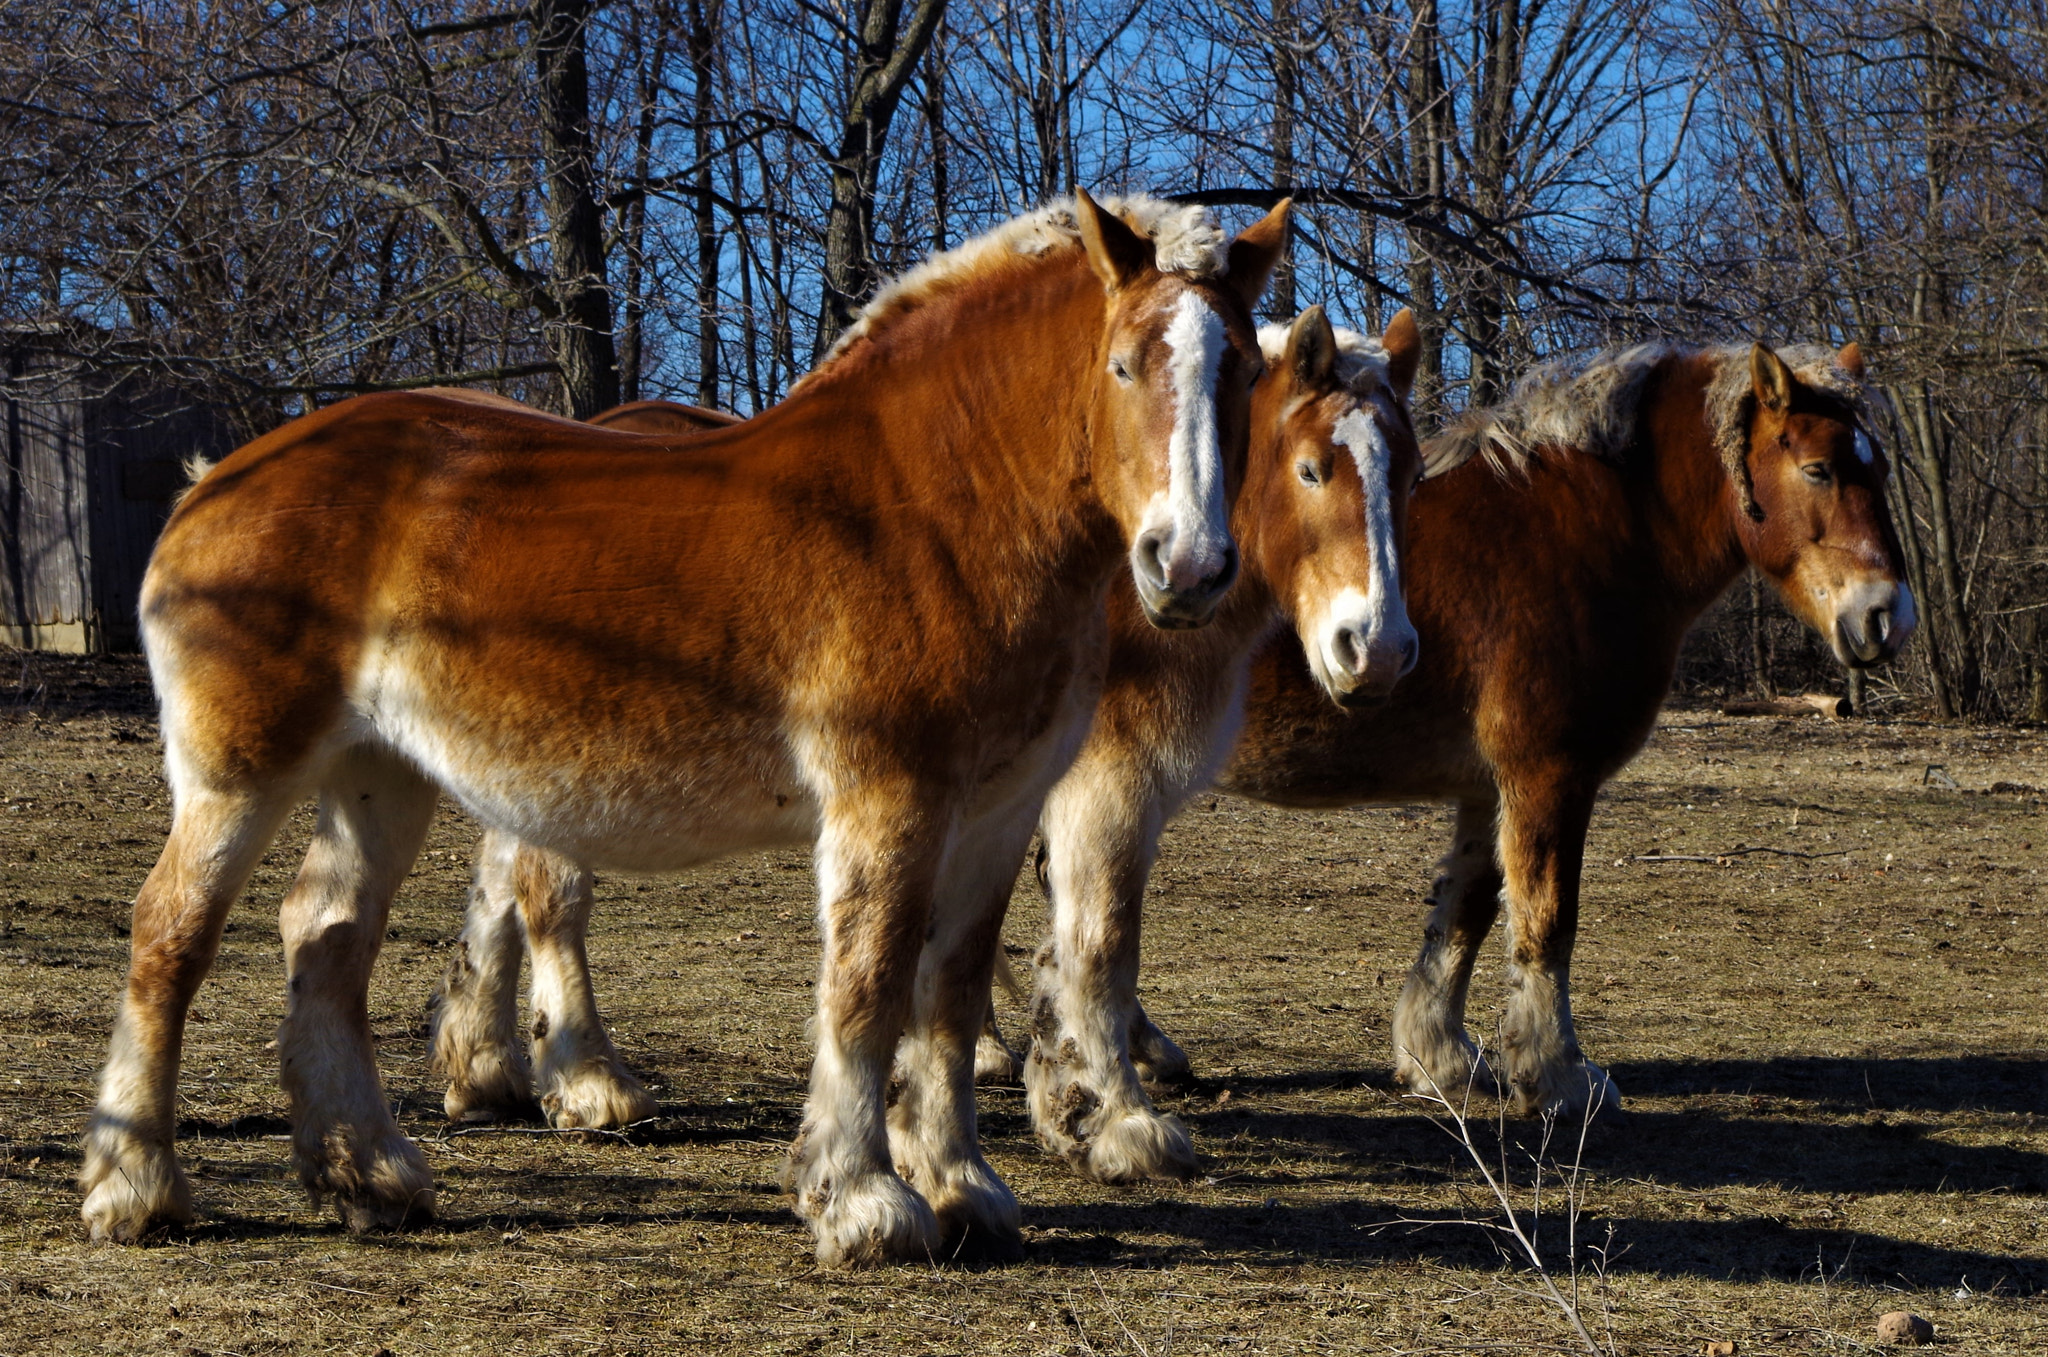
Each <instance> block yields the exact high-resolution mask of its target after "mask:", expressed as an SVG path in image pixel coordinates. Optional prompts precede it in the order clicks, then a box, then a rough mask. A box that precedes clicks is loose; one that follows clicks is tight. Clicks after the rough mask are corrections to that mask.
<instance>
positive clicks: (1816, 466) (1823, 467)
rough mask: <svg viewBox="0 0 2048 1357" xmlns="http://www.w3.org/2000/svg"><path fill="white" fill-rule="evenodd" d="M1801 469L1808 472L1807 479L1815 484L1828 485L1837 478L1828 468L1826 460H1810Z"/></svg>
mask: <svg viewBox="0 0 2048 1357" xmlns="http://www.w3.org/2000/svg"><path fill="white" fill-rule="evenodd" d="M1799 469H1800V470H1801V471H1802V472H1804V473H1805V474H1806V479H1807V480H1809V481H1811V482H1813V483H1814V484H1815V485H1826V484H1827V483H1828V482H1829V481H1831V480H1833V479H1834V478H1835V473H1834V472H1833V471H1831V470H1829V469H1828V464H1827V463H1826V462H1808V463H1807V464H1806V465H1805V466H1803V467H1800V468H1799Z"/></svg>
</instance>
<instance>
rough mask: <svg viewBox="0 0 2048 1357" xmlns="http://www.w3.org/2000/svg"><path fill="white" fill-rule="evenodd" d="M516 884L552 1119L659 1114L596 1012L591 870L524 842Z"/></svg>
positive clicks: (611, 1123) (538, 1066) (618, 1119)
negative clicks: (592, 977)
mask: <svg viewBox="0 0 2048 1357" xmlns="http://www.w3.org/2000/svg"><path fill="white" fill-rule="evenodd" d="M511 876H512V881H513V883H514V891H515V893H516V894H517V896H518V899H519V912H520V916H521V918H522V919H524V920H525V924H526V944H527V949H528V951H529V953H530V955H531V956H532V958H533V1026H532V1029H531V1030H532V1034H533V1068H534V1077H535V1080H536V1082H537V1083H538V1085H539V1088H540V1101H541V1106H542V1108H544V1109H545V1110H546V1112H547V1117H548V1122H549V1123H550V1124H551V1125H553V1126H556V1127H560V1128H563V1129H568V1128H572V1127H587V1128H591V1129H607V1128H615V1127H620V1126H630V1125H631V1124H633V1123H634V1122H636V1121H645V1120H646V1119H647V1118H649V1117H652V1116H654V1115H655V1114H656V1113H657V1112H659V1111H660V1108H659V1107H658V1106H657V1105H656V1104H655V1101H654V1098H653V1096H652V1095H650V1094H649V1093H648V1092H647V1090H646V1089H645V1088H643V1087H642V1086H641V1084H640V1081H639V1080H638V1079H635V1078H634V1077H633V1076H632V1074H631V1073H629V1072H628V1071H627V1069H626V1066H625V1063H624V1062H623V1061H621V1060H620V1059H619V1053H618V1049H617V1048H616V1047H614V1046H613V1045H612V1039H611V1035H610V1034H609V1033H607V1032H606V1031H605V1029H604V1020H603V1019H602V1018H600V1017H599V1016H598V1012H597V995H596V991H595V990H594V989H593V988H592V986H591V983H590V955H589V951H588V949H587V947H586V946H585V938H586V936H587V933H588V929H589V924H590V907H591V901H592V890H591V887H592V882H591V877H590V873H589V872H588V871H586V870H584V869H583V868H582V867H579V866H578V865H577V864H575V863H573V862H570V861H569V860H568V859H567V858H564V857H561V856H559V855H558V854H555V853H550V852H548V851H547V850H545V849H541V848H535V847H532V846H531V845H526V844H522V845H520V846H519V848H518V851H517V853H516V854H515V855H514V857H513V860H512V871H511Z"/></svg>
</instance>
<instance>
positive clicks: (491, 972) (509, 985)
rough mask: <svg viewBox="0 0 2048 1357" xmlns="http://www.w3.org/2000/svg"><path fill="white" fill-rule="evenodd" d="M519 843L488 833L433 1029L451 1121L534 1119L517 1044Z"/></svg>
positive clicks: (528, 1076)
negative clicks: (515, 869)
mask: <svg viewBox="0 0 2048 1357" xmlns="http://www.w3.org/2000/svg"><path fill="white" fill-rule="evenodd" d="M520 848H521V845H520V842H519V840H518V839H516V838H514V837H512V836H511V835H509V834H506V833H503V832H502V831H499V830H495V829H493V830H487V831H486V832H485V833H484V837H483V839H482V841H481V842H480V843H478V844H477V850H476V880H475V882H474V883H473V884H472V885H471V887H470V892H469V910H468V913H467V915H466V917H465V918H464V920H463V926H462V936H461V937H460V938H459V939H457V941H456V944H455V950H454V953H453V955H451V956H450V957H449V959H448V969H447V970H446V972H444V973H443V975H442V977H441V982H440V984H439V985H438V986H436V988H435V991H434V998H433V1001H432V1005H431V1010H430V1015H429V1022H428V1026H429V1029H430V1032H431V1040H432V1045H431V1065H432V1068H433V1070H434V1072H435V1073H437V1074H439V1075H441V1076H442V1077H443V1078H445V1079H446V1080H447V1081H448V1092H447V1094H446V1096H445V1097H444V1098H443V1099H442V1106H443V1107H444V1108H445V1109H446V1110H447V1113H448V1120H450V1121H458V1122H490V1121H513V1120H517V1119H519V1118H521V1117H525V1116H529V1115H531V1114H532V1112H533V1110H534V1108H535V1106H536V1100H535V1098H534V1093H533V1072H532V1070H531V1068H530V1067H529V1065H528V1064H527V1059H526V1049H525V1045H524V1043H523V1042H521V1041H520V1039H519V966H520V963H521V961H522V960H524V958H525V955H526V934H525V930H524V929H523V928H522V927H521V924H520V911H519V904H520V902H519V898H518V892H517V890H516V889H515V885H514V882H515V877H514V874H513V862H514V860H515V858H516V857H517V855H518V853H519V852H520Z"/></svg>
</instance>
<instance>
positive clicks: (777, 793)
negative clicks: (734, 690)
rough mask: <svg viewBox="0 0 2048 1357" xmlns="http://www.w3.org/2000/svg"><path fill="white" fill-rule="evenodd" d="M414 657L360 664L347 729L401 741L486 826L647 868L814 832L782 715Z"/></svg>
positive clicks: (568, 851)
mask: <svg viewBox="0 0 2048 1357" xmlns="http://www.w3.org/2000/svg"><path fill="white" fill-rule="evenodd" d="M420 659H421V657H420V656H418V655H416V654H407V653H403V652H396V653H394V652H393V651H391V650H386V651H385V652H384V653H382V654H380V655H378V656H376V657H374V658H373V659H372V660H371V661H370V662H369V663H367V664H366V665H365V666H364V669H363V672H362V674H361V676H360V678H359V681H358V682H357V684H356V685H355V687H354V691H353V692H352V694H351V706H352V708H353V709H354V714H355V718H356V719H355V720H354V721H353V722H352V723H351V726H352V730H351V732H350V734H349V738H353V739H361V738H368V739H372V740H375V741H376V742H378V743H382V744H387V745H389V746H391V747H392V748H394V749H397V750H398V751H400V752H401V753H403V754H404V755H405V756H406V757H407V758H409V759H411V760H412V761H413V762H414V763H415V764H417V765H418V766H419V767H420V768H421V770H422V771H424V772H425V773H426V774H427V775H428V776H429V777H431V778H433V779H434V780H435V781H436V782H438V783H439V784H440V785H441V786H442V788H443V789H445V790H446V791H447V792H448V793H449V795H451V796H453V797H454V798H455V799H456V800H458V801H460V802H461V803H462V805H463V807H464V809H466V810H468V811H469V812H470V813H471V814H472V815H474V816H475V817H476V818H477V819H479V820H481V821H483V822H484V823H485V824H488V825H491V826H493V827H495V828H498V829H502V830H504V831H506V832H508V833H511V834H515V835H517V836H518V837H519V838H521V839H523V840H525V841H527V842H529V843H533V844H536V845H539V846H541V847H544V848H550V849H553V850H555V851H556V852H559V853H561V854H563V855H564V856H566V857H569V858H571V859H573V860H575V861H577V862H580V863H583V864H585V865H587V866H592V867H607V868H612V869H615V870H626V871H648V872H654V871H674V870H678V869H680V868H684V867H688V866H691V865H693V864H695V863H699V862H704V861H707V860H709V859H712V858H718V857H724V856H726V855H729V854H733V853H741V852H747V851H751V850H754V849H759V848H768V847H779V846H786V845H789V844H798V843H810V842H812V841H814V840H815V839H816V837H817V833H818V824H819V817H818V804H817V799H816V797H815V796H814V794H813V793H812V790H811V788H810V787H809V786H808V784H807V783H806V782H805V781H804V780H803V779H802V776H801V774H800V773H799V771H798V769H797V767H796V764H795V762H794V760H793V759H792V758H791V756H790V753H789V747H788V741H787V739H786V736H785V733H784V731H783V729H782V726H781V723H780V722H779V721H778V720H775V719H773V718H770V717H768V716H765V715H763V714H759V713H733V712H723V713H720V712H713V711H708V710H704V709H703V708H702V707H701V706H693V705H692V704H689V703H687V702H682V701H679V700H678V695H677V694H676V693H673V692H670V693H663V692H656V691H650V692H648V693H647V694H646V695H645V700H644V701H643V702H640V703H634V704H629V705H630V706H631V708H632V710H633V711H634V712H636V713H637V717H635V716H621V715H619V714H618V713H616V712H613V711H609V710H607V706H606V704H604V703H586V702H582V701H579V700H578V696H577V695H576V694H574V693H573V692H561V693H542V694H533V693H526V692H521V691H519V690H517V689H516V688H510V687H508V685H505V684H489V683H485V682H482V681H480V680H479V678H478V676H475V675H463V674H447V673H439V674H437V673H435V672H434V666H433V665H431V664H425V663H421V662H420Z"/></svg>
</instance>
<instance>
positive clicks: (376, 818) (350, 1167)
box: [277, 747, 435, 1231]
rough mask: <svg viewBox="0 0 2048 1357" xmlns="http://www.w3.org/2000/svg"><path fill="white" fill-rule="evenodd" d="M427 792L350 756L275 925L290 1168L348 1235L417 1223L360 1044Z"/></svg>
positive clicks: (339, 769)
mask: <svg viewBox="0 0 2048 1357" xmlns="http://www.w3.org/2000/svg"><path fill="white" fill-rule="evenodd" d="M434 795H435V791H434V786H433V784H432V783H430V782H428V781H427V780H426V779H425V778H423V777H421V776H420V775H419V773H417V772H416V771H414V770H413V769H412V767H411V766H410V765H409V764H407V763H405V762H403V761H402V760H401V759H399V758H398V757H397V756H396V755H393V754H388V753H385V752H383V751H380V750H374V749H369V748H363V747H358V748H356V749H353V750H350V751H349V752H348V753H346V754H344V755H343V756H342V757H341V758H339V759H337V760H336V761H335V763H334V766H333V767H332V768H331V769H329V771H328V772H327V774H326V775H325V777H324V778H323V779H322V785H321V789H320V818H319V823H318V825H317V826H316V828H315V829H314V831H313V841H312V843H311V845H310V846H309V847H308V848H307V850H306V859H305V861H304V862H303V863H302V864H301V865H300V867H299V875H298V879H297V880H296V881H295V882H293V884H292V889H291V892H290V893H289V894H288V895H287V896H286V897H285V902H284V908H283V911H282V913H281V915H280V918H279V928H280V930H281V931H282V933H283V934H284V945H285V974H286V976H287V997H286V1006H285V1018H284V1023H283V1025H282V1026H280V1027H279V1029H278V1037H277V1045H278V1055H279V1060H280V1064H281V1066H282V1072H283V1076H284V1088H285V1095H286V1098H287V1100H288V1101H289V1102H290V1105H291V1110H292V1159H293V1162H294V1163H295V1164H296V1166H297V1168H298V1171H299V1177H300V1179H301V1181H303V1182H304V1183H305V1185H306V1188H307V1190H308V1191H309V1192H311V1193H312V1194H313V1197H314V1199H315V1200H316V1201H318V1200H320V1199H322V1198H331V1199H332V1200H333V1202H334V1205H335V1208H336V1210H337V1211H338V1212H339V1213H340V1215H341V1219H342V1220H343V1222H344V1223H346V1224H347V1226H348V1227H349V1228H350V1229H351V1230H355V1231H363V1230H370V1229H392V1228H397V1227H400V1226H403V1225H407V1224H414V1223H418V1222H422V1221H425V1220H429V1219H431V1218H432V1217H433V1213H434V1180H433V1174H432V1173H431V1172H430V1171H429V1170H428V1168H427V1161H426V1159H425V1157H424V1156H423V1155H421V1153H420V1151H419V1147H418V1146H416V1145H414V1144H413V1143H412V1141H411V1140H409V1139H407V1138H406V1136H405V1134H404V1132H402V1131H400V1130H399V1129H398V1123H397V1121H395V1120H394V1119H393V1118H392V1115H391V1107H390V1104H389V1103H387V1102H386V1101H385V1098H384V1091H383V1088H382V1086H381V1085H380V1084H379V1083H378V1080H377V1057H376V1048H375V1046H374V1044H373V1042H372V1040H371V1036H370V1013H369V986H370V968H371V967H372V965H374V964H375V962H376V960H377V952H378V949H379V948H380V947H381V946H382V945H383V941H384V926H385V921H386V919H387V918H388V917H389V915H390V911H391V897H392V896H393V895H394V894H396V893H397V890H398V886H399V883H400V882H401V881H402V880H403V879H404V877H405V874H406V872H407V871H408V870H409V869H410V868H411V866H412V863H413V859H414V858H416V857H417V856H418V855H419V850H420V845H421V844H422V843H423V842H424V841H425V839H426V833H427V824H428V822H429V821H430V820H431V819H432V818H433V813H434Z"/></svg>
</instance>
